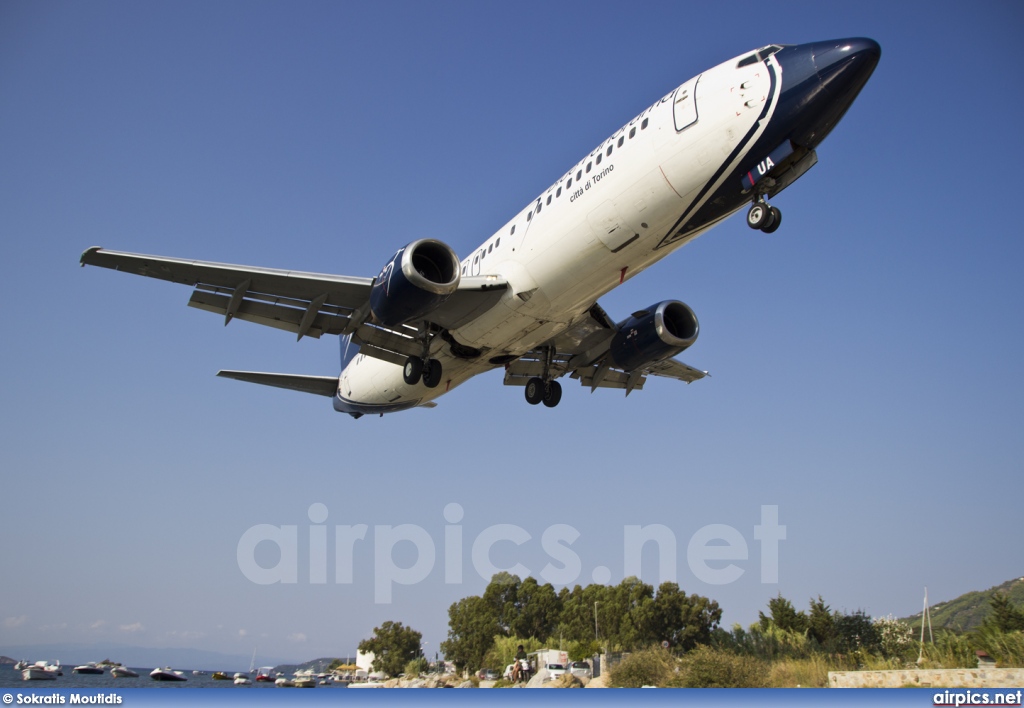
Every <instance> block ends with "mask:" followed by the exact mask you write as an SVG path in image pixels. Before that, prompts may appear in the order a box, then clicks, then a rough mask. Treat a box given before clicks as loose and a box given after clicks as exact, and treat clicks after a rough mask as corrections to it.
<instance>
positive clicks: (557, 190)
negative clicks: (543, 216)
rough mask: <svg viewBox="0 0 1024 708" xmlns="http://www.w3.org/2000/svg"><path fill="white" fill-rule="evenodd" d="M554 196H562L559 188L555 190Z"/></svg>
mask: <svg viewBox="0 0 1024 708" xmlns="http://www.w3.org/2000/svg"><path fill="white" fill-rule="evenodd" d="M555 196H556V197H560V196H562V188H561V187H559V188H558V189H556V190H555Z"/></svg>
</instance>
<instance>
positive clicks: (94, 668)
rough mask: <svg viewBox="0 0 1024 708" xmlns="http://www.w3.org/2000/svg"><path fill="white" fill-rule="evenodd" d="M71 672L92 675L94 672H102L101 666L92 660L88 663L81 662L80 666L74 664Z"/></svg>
mask: <svg viewBox="0 0 1024 708" xmlns="http://www.w3.org/2000/svg"><path fill="white" fill-rule="evenodd" d="M71 673H73V674H94V675H95V674H102V673H103V667H102V666H98V665H97V664H95V663H94V662H90V663H88V664H82V665H81V666H76V667H75V668H73V669H71Z"/></svg>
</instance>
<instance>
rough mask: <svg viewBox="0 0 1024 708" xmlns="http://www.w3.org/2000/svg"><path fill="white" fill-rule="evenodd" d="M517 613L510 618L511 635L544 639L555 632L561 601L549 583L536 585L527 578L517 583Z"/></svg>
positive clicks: (532, 580) (535, 582)
mask: <svg viewBox="0 0 1024 708" xmlns="http://www.w3.org/2000/svg"><path fill="white" fill-rule="evenodd" d="M516 604H517V606H518V610H519V614H518V616H517V617H515V618H514V619H513V620H512V635H513V636H516V637H536V638H537V639H545V638H546V637H550V636H551V635H552V634H554V633H555V629H556V627H557V626H558V616H559V614H561V603H559V601H558V595H556V594H555V589H554V588H553V587H552V586H551V583H545V584H544V585H538V584H537V581H536V580H534V579H533V578H527V579H526V580H524V581H523V582H522V583H520V585H519V589H518V593H517V595H516Z"/></svg>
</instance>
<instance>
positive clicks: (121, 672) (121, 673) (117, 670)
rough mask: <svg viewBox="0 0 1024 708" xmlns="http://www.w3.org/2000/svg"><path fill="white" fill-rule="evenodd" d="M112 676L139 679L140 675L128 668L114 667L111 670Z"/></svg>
mask: <svg viewBox="0 0 1024 708" xmlns="http://www.w3.org/2000/svg"><path fill="white" fill-rule="evenodd" d="M110 675H111V676H113V677H114V678H138V677H139V675H138V674H137V673H135V672H134V671H132V670H131V669H129V668H128V667H127V666H114V667H113V668H111V669H110Z"/></svg>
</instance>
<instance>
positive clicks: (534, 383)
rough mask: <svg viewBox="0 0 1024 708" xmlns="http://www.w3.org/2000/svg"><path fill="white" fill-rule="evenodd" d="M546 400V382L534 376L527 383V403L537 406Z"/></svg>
mask: <svg viewBox="0 0 1024 708" xmlns="http://www.w3.org/2000/svg"><path fill="white" fill-rule="evenodd" d="M542 400H544V380H543V379H542V378H540V377H539V376H534V377H533V378H532V379H530V380H529V381H527V382H526V402H527V403H529V404H530V405H531V406H535V405H537V404H538V403H540V402H541V401H542Z"/></svg>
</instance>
